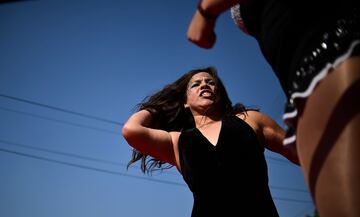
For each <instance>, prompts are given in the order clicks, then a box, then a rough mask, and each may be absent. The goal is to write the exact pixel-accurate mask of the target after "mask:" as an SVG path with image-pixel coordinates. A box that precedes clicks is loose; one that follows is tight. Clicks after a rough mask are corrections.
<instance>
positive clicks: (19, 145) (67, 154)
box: [0, 139, 170, 174]
mask: <svg viewBox="0 0 360 217" xmlns="http://www.w3.org/2000/svg"><path fill="white" fill-rule="evenodd" d="M0 143H3V144H7V145H11V146H17V147H22V148H27V149H31V150H36V151H42V152H47V153H50V154H57V155H62V156H66V157H72V158H77V159H81V160H87V161H93V162H97V163H104V164H110V165H118V166H123V167H127V164H125V163H120V162H115V161H109V160H104V159H99V158H94V157H89V156H83V155H78V154H73V153H68V152H62V151H56V150H52V149H47V148H40V147H37V146H33V145H25V144H20V143H16V142H12V141H8V140H3V139H0ZM138 168H139V167H138ZM166 174H170V173H169V172H166Z"/></svg>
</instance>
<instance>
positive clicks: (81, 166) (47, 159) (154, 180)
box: [0, 148, 185, 187]
mask: <svg viewBox="0 0 360 217" xmlns="http://www.w3.org/2000/svg"><path fill="white" fill-rule="evenodd" d="M0 151H1V152H6V153H10V154H15V155H19V156H23V157H28V158H33V159H37V160H42V161H47V162H52V163H57V164H62V165H67V166H72V167H77V168H81V169H87V170H92V171H96V172H102V173H107V174H112V175H119V176H126V177H130V178H135V179H141V180H146V181H152V182H158V183H162V184H169V185H176V186H183V187H184V186H185V185H184V184H182V183H178V182H172V181H165V180H160V179H153V178H151V179H150V178H145V177H142V176H136V175H131V174H126V173H122V172H116V171H111V170H105V169H100V168H97V167H91V166H86V165H82V164H76V163H70V162H66V161H60V160H55V159H52V158H47V157H42V156H38V155H33V154H27V153H23V152H19V151H14V150H9V149H5V148H0Z"/></svg>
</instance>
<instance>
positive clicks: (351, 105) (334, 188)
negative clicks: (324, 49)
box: [297, 56, 360, 217]
mask: <svg viewBox="0 0 360 217" xmlns="http://www.w3.org/2000/svg"><path fill="white" fill-rule="evenodd" d="M300 110H301V115H300V116H299V120H298V126H297V149H298V154H299V158H300V162H301V165H302V170H303V172H304V176H305V180H306V182H307V184H308V186H309V189H310V191H311V193H312V196H313V198H314V200H315V203H316V206H317V209H318V210H319V214H320V216H321V217H333V216H334V217H339V216H341V217H359V216H360V57H359V56H356V57H352V58H350V59H348V60H346V61H345V62H343V63H342V64H340V65H339V66H338V67H337V68H335V69H334V70H333V71H332V72H331V73H330V74H329V75H328V76H327V77H326V78H325V79H324V80H322V81H321V83H320V84H319V85H318V86H317V87H316V89H315V90H314V92H313V93H312V94H311V96H310V97H309V98H308V99H307V100H306V103H305V104H304V105H303V107H302V109H300Z"/></svg>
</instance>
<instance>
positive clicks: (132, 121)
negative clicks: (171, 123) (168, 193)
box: [122, 110, 176, 165]
mask: <svg viewBox="0 0 360 217" xmlns="http://www.w3.org/2000/svg"><path fill="white" fill-rule="evenodd" d="M152 122H154V121H152V115H151V113H150V112H149V111H147V110H141V111H138V112H136V113H134V114H133V115H132V116H130V118H129V119H128V120H127V121H126V123H125V124H124V126H123V128H122V135H123V136H124V138H125V139H126V141H127V142H128V143H129V145H131V146H132V147H133V148H135V149H136V150H138V151H140V152H141V153H143V154H145V155H150V156H152V157H154V158H156V159H158V160H161V161H165V162H167V163H170V164H172V165H176V160H175V154H174V146H173V138H174V137H173V136H172V134H174V133H169V132H167V131H164V130H159V129H154V128H153V126H151V123H152Z"/></svg>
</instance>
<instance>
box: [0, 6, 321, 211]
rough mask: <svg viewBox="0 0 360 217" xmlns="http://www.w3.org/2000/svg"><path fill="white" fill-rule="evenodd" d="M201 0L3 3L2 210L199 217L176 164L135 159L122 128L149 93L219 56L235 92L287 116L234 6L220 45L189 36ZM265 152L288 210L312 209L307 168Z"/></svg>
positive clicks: (276, 193)
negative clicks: (163, 167) (151, 170)
mask: <svg viewBox="0 0 360 217" xmlns="http://www.w3.org/2000/svg"><path fill="white" fill-rule="evenodd" d="M196 5H197V1H196V0H187V1H174V0H158V1H155V2H154V1H146V0H138V1H132V0H127V1H125V0H119V1H115V0H114V1H100V0H98V1H91V0H90V1H87V0H76V1H51V0H47V1H41V0H39V1H24V2H21V1H20V2H15V3H2V4H0V174H1V178H0V180H1V181H0V216H6V217H25V216H26V217H49V216H51V217H64V216H66V217H85V216H86V217H99V216H101V217H115V216H117V217H119V216H121V217H146V216H147V217H169V216H171V217H189V216H190V213H191V208H192V195H191V192H190V191H189V190H188V188H187V187H186V186H185V183H184V181H183V179H182V177H181V176H180V175H179V174H178V173H177V172H176V170H174V169H171V170H169V171H166V172H164V173H162V174H159V173H155V174H154V175H153V176H147V175H144V174H142V173H141V172H140V169H139V168H138V165H136V166H134V167H131V168H130V169H129V170H126V167H125V166H124V165H126V163H127V162H128V160H129V159H130V157H131V148H130V147H129V146H128V145H127V144H126V142H125V141H124V139H123V138H122V137H121V135H120V131H121V125H122V123H123V122H124V121H126V119H127V117H128V116H129V115H130V114H131V113H132V112H133V110H132V109H133V108H134V106H135V105H136V104H137V103H139V102H140V101H141V100H142V99H143V98H144V97H145V96H147V95H149V94H151V93H153V92H154V91H156V90H158V89H160V88H162V87H163V86H164V85H165V84H167V83H169V82H172V81H173V80H175V79H176V78H178V77H179V76H180V75H182V74H183V73H185V72H187V71H188V70H191V69H193V68H197V67H200V66H208V65H212V66H215V67H216V68H217V69H218V70H219V75H220V76H221V77H222V79H223V81H224V83H225V85H226V87H227V90H228V92H229V95H230V97H231V99H232V101H233V102H238V101H241V102H243V103H245V104H247V105H250V106H256V107H259V108H260V109H261V111H263V112H264V113H267V114H268V115H270V116H271V117H272V118H273V119H275V120H276V121H277V122H278V123H279V124H281V125H282V126H283V124H282V120H281V113H282V108H283V101H284V94H283V93H282V91H281V89H280V86H279V84H278V81H277V80H276V78H275V77H274V75H273V74H272V72H271V69H270V67H269V66H268V65H267V63H266V62H265V61H264V59H263V58H262V55H261V54H260V50H259V48H258V46H257V44H256V43H255V41H254V40H253V39H252V38H250V37H249V36H247V35H245V34H243V33H242V32H240V31H239V30H238V29H237V27H236V26H235V25H234V23H233V22H232V20H231V18H230V14H229V13H225V14H223V15H222V16H221V17H220V18H219V21H218V24H217V26H216V31H217V33H218V40H217V44H216V46H215V47H214V48H213V49H211V50H203V49H200V48H198V47H196V46H195V45H193V44H191V43H190V42H188V41H187V39H186V31H187V26H188V24H189V22H190V19H191V16H192V14H193V11H194V10H195V8H196ZM266 156H267V162H268V166H269V178H270V186H271V191H272V195H273V197H274V200H275V203H276V206H277V208H278V211H279V213H280V215H281V217H303V216H304V215H305V214H307V213H308V214H310V213H312V212H313V209H314V206H313V203H312V202H311V198H310V195H309V193H308V191H307V188H306V186H305V184H304V179H303V176H302V173H301V170H300V168H299V167H297V166H294V165H292V164H291V163H289V162H287V161H286V160H285V159H284V158H283V157H281V156H279V155H277V154H274V153H270V152H266ZM239 157H241V156H239ZM234 172H236V171H234Z"/></svg>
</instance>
